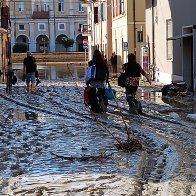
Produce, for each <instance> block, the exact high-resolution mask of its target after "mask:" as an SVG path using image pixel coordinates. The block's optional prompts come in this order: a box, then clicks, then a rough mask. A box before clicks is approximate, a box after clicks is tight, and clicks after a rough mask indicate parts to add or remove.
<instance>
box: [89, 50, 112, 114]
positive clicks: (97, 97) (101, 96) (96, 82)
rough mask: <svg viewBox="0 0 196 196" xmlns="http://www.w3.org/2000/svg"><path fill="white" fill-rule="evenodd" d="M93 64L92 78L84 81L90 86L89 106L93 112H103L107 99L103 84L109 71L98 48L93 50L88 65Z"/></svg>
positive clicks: (106, 80)
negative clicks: (94, 68)
mask: <svg viewBox="0 0 196 196" xmlns="http://www.w3.org/2000/svg"><path fill="white" fill-rule="evenodd" d="M92 65H95V67H96V73H95V77H94V78H93V79H90V80H89V81H86V84H87V86H90V87H91V89H90V91H89V106H90V107H91V110H92V112H94V113H105V112H106V109H107V105H108V100H107V98H106V95H105V84H106V83H107V82H108V78H109V71H108V68H107V65H106V63H105V62H104V59H103V57H102V55H101V52H100V51H99V50H95V51H94V54H93V59H92V60H91V61H90V62H89V66H92Z"/></svg>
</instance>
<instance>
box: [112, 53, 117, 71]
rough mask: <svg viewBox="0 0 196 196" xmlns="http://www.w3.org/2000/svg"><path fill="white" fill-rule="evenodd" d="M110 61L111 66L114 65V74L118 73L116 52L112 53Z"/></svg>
mask: <svg viewBox="0 0 196 196" xmlns="http://www.w3.org/2000/svg"><path fill="white" fill-rule="evenodd" d="M110 61H111V64H112V71H113V73H117V55H116V54H115V52H113V53H112V56H111V58H110Z"/></svg>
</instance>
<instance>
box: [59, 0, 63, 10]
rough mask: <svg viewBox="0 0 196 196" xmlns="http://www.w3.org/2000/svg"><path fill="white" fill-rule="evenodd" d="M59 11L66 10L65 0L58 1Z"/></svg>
mask: <svg viewBox="0 0 196 196" xmlns="http://www.w3.org/2000/svg"><path fill="white" fill-rule="evenodd" d="M58 11H59V12H64V0H59V2H58Z"/></svg>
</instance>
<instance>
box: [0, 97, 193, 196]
mask: <svg viewBox="0 0 196 196" xmlns="http://www.w3.org/2000/svg"><path fill="white" fill-rule="evenodd" d="M0 96H1V97H3V98H4V99H6V100H8V101H12V102H13V103H15V104H18V105H20V106H22V107H26V108H30V109H32V110H35V111H40V112H45V113H48V114H51V115H54V116H60V117H65V118H69V117H70V116H69V115H65V114H64V113H60V112H53V111H49V110H47V109H42V108H40V107H37V106H30V105H28V104H25V103H22V102H19V101H16V100H14V99H12V98H9V97H7V96H6V95H3V94H0ZM33 96H40V95H36V94H34V95H33ZM55 96H56V95H55ZM47 101H49V102H50V103H51V104H54V101H51V100H49V99H48V100H47ZM57 104H59V105H60V108H61V109H62V108H63V109H66V110H67V111H69V112H71V113H74V114H76V115H79V116H80V117H81V116H82V118H85V119H86V118H87V119H89V120H90V121H91V120H93V121H94V118H92V117H91V116H88V114H87V115H86V114H82V113H81V112H77V111H75V110H73V109H71V108H69V107H68V106H65V105H63V104H60V103H59V102H57ZM110 106H111V107H113V108H115V106H114V105H112V104H111V105H110ZM121 109H123V110H124V111H126V112H127V111H128V110H126V109H125V108H121ZM108 116H110V117H111V119H110V120H112V118H116V119H117V118H119V114H118V113H117V114H112V113H108ZM124 117H125V119H126V121H130V125H129V127H131V130H132V131H133V133H134V136H135V137H136V138H138V139H139V140H140V141H142V143H143V144H144V146H145V151H143V152H142V156H141V161H140V165H139V167H138V178H139V179H141V181H140V183H139V184H140V190H139V192H140V195H142V191H143V189H145V186H146V185H147V184H148V182H154V183H157V182H160V181H164V180H167V179H169V178H171V177H175V173H182V174H183V176H185V178H186V179H189V180H191V172H190V171H189V172H188V171H185V170H188V169H190V168H191V165H194V163H192V162H191V160H192V158H191V157H190V155H188V153H187V152H189V151H190V150H191V149H192V148H194V143H191V144H190V143H189V144H188V145H187V146H185V144H183V146H185V147H186V148H185V149H184V148H182V145H181V143H185V141H188V140H189V139H190V137H192V134H193V133H194V127H192V126H188V125H186V124H184V123H181V122H178V121H174V120H169V119H164V118H163V117H159V116H151V115H148V114H145V113H144V115H142V116H140V117H138V116H135V115H131V114H128V113H125V114H124ZM130 117H131V119H130ZM78 120H81V118H78ZM155 120H156V121H155ZM100 121H101V122H103V123H106V122H108V119H105V116H102V118H100ZM160 124H163V125H162V126H159V125H160ZM110 126H111V127H115V128H116V129H117V128H120V127H121V128H123V125H121V126H119V125H118V126H117V124H116V125H114V124H113V125H110ZM166 127H171V128H172V129H173V132H171V133H170V132H169V131H167V128H166ZM181 127H185V128H188V130H184V129H180V131H181V132H183V133H184V134H187V135H186V137H185V136H184V135H183V134H181V132H180V133H179V131H178V129H179V128H181ZM150 133H151V134H150ZM167 134H170V136H172V137H169V136H168V135H167ZM174 136H175V137H174ZM179 141H180V143H179ZM191 142H193V141H191ZM171 155H172V156H171ZM191 156H194V155H191ZM171 157H173V158H174V159H171ZM180 163H181V164H180ZM172 165H173V167H171V166H172ZM169 168H173V170H172V173H171V170H170V171H168V170H169ZM186 168H188V169H186ZM190 188H191V185H187V193H188V192H189V190H190Z"/></svg>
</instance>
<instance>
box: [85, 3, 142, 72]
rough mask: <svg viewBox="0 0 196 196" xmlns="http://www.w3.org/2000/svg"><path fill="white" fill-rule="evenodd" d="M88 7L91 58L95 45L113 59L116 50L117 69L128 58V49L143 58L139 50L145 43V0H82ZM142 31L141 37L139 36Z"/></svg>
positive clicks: (108, 57)
mask: <svg viewBox="0 0 196 196" xmlns="http://www.w3.org/2000/svg"><path fill="white" fill-rule="evenodd" d="M82 5H83V6H85V7H87V9H88V11H87V15H88V24H87V25H86V28H85V29H84V32H83V35H86V36H88V39H89V58H92V53H93V51H94V49H95V48H98V49H100V50H101V51H102V52H103V54H105V55H106V57H107V59H108V60H110V57H111V55H112V52H115V53H116V54H117V61H118V69H120V68H121V65H122V64H123V63H125V62H126V61H127V54H128V53H129V52H132V53H135V54H136V56H137V60H138V61H140V51H141V47H142V45H143V44H145V36H144V37H143V36H142V35H144V34H145V1H143V0H137V1H136V0H100V1H88V0H86V1H83V3H82ZM139 33H140V35H141V39H140V40H138V39H137V38H138V34H139Z"/></svg>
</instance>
